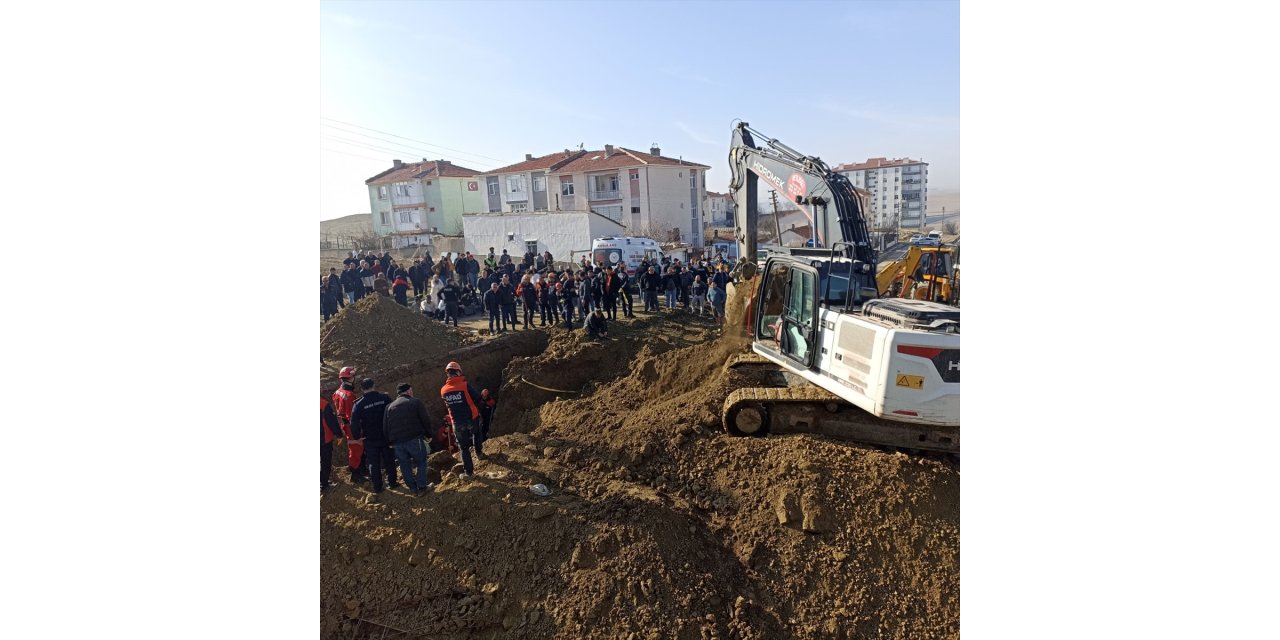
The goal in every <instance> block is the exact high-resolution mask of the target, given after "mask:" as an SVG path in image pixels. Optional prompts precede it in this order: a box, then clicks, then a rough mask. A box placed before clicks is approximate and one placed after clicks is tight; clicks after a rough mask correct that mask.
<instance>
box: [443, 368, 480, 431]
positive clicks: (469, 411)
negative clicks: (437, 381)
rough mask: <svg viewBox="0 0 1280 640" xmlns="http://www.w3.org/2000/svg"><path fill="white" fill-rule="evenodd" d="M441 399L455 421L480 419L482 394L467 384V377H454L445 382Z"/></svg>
mask: <svg viewBox="0 0 1280 640" xmlns="http://www.w3.org/2000/svg"><path fill="white" fill-rule="evenodd" d="M440 398H441V399H443V400H444V404H445V406H446V407H448V408H449V414H450V416H451V417H453V419H454V420H455V421H456V420H458V419H463V420H471V421H475V420H479V419H480V393H479V392H478V391H476V389H475V387H473V386H471V385H469V384H467V379H466V377H464V376H453V377H451V378H449V379H448V380H445V383H444V386H443V387H440Z"/></svg>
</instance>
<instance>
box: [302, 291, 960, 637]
mask: <svg viewBox="0 0 1280 640" xmlns="http://www.w3.org/2000/svg"><path fill="white" fill-rule="evenodd" d="M611 333H612V334H613V339H612V340H609V341H604V342H595V341H591V340H585V339H583V336H582V332H581V331H577V332H572V333H570V332H564V331H557V332H553V333H552V334H551V335H550V338H549V340H548V341H547V342H546V344H545V348H544V349H542V350H541V352H535V353H536V355H533V356H532V357H525V358H519V357H517V358H516V359H515V360H513V361H512V362H511V364H510V365H509V366H507V367H506V368H505V370H503V372H502V380H503V385H502V388H501V393H500V395H499V417H498V422H499V424H498V425H496V426H495V431H497V430H499V429H501V430H504V432H505V431H511V430H514V431H518V432H516V433H508V434H507V435H502V436H500V437H496V438H493V439H491V440H490V441H489V443H488V444H487V445H486V451H487V452H489V453H490V454H491V459H490V460H488V461H483V462H479V463H478V464H477V475H476V477H475V478H473V479H471V480H463V479H460V478H458V477H456V476H455V475H454V474H453V473H452V472H451V471H443V473H442V476H441V478H442V482H441V485H440V487H439V489H438V491H437V492H436V493H435V494H433V495H430V496H427V497H424V498H417V499H415V498H412V497H410V496H407V495H403V494H384V499H383V500H382V502H381V503H380V504H368V503H366V502H365V500H364V495H365V493H364V490H362V489H357V488H355V487H352V486H351V485H348V484H343V485H342V486H340V487H338V488H337V489H335V492H334V493H333V494H331V495H330V496H328V497H325V498H324V499H323V501H322V506H321V576H322V584H321V617H322V633H321V635H322V637H326V638H328V637H334V638H336V637H343V638H349V637H365V638H368V637H386V638H403V637H427V638H489V637H508V638H579V637H606V638H681V639H691V640H700V639H702V638H741V639H754V638H761V639H763V638H863V637H883V638H913V639H914V638H954V637H958V635H959V470H958V467H957V464H956V463H955V462H953V461H951V460H948V459H945V458H941V457H939V458H933V457H927V456H911V455H905V454H901V453H890V452H884V451H880V450H877V449H873V448H868V447H862V446H858V445H855V444H851V443H844V442H837V441H833V440H830V439H827V438H823V437H820V436H812V435H790V436H772V437H769V438H733V437H729V436H727V435H725V434H724V433H722V432H721V430H720V429H719V410H720V406H721V404H722V403H723V401H724V397H725V395H726V393H727V392H728V391H729V390H731V389H733V388H736V387H737V386H740V385H742V384H743V383H744V381H743V380H742V379H739V377H738V376H739V375H740V374H739V373H738V372H737V371H736V370H733V369H726V368H725V367H724V363H725V361H726V360H728V359H729V358H730V357H731V356H732V355H733V354H735V353H738V352H741V351H745V350H746V343H745V341H743V340H741V339H736V338H729V337H727V336H726V337H724V338H721V339H714V338H713V336H714V329H713V327H712V325H710V323H709V321H707V320H705V319H697V318H691V317H689V316H685V315H682V314H672V315H665V314H664V315H661V316H653V317H648V318H642V319H641V320H638V321H635V322H634V323H614V324H613V325H611ZM530 346H531V347H532V346H537V345H530ZM483 348H484V347H483V346H477V347H469V348H468V349H469V350H471V349H475V350H478V349H483ZM478 373H479V372H478ZM488 375H492V373H489V374H488ZM530 383H535V384H536V385H537V386H534V385H533V384H530ZM539 387H542V388H539ZM543 388H545V389H551V390H552V391H547V390H545V389H543ZM446 464H447V461H443V460H441V461H437V464H436V466H437V468H439V469H443V468H444V467H445V466H446ZM533 483H544V484H546V485H547V486H549V487H551V488H552V490H553V494H552V495H551V496H550V497H547V498H541V497H537V496H535V495H533V494H532V493H531V492H530V491H529V490H528V487H529V485H531V484H533Z"/></svg>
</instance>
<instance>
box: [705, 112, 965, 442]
mask: <svg viewBox="0 0 1280 640" xmlns="http://www.w3.org/2000/svg"><path fill="white" fill-rule="evenodd" d="M757 137H759V138H760V139H761V140H762V142H763V143H764V144H763V146H757V144H756V138H757ZM729 167H730V172H731V179H730V185H729V190H730V193H731V194H732V195H733V198H734V203H735V205H736V207H735V210H736V213H735V215H736V220H735V225H736V227H735V232H734V233H735V237H736V240H737V242H738V248H739V253H738V254H739V255H744V256H751V255H756V250H757V244H758V238H757V229H756V223H757V219H758V211H757V207H758V204H757V192H758V182H759V181H760V180H764V181H765V182H766V183H768V184H769V185H770V187H771V188H772V189H775V190H777V191H778V193H780V194H783V193H785V194H786V195H787V197H788V198H789V199H791V200H792V201H793V202H794V203H795V204H796V205H798V206H799V207H800V208H801V209H802V210H803V211H804V213H805V214H806V215H807V216H808V217H809V222H810V228H811V229H812V230H813V240H814V242H813V245H814V246H812V247H796V248H772V249H771V250H770V251H769V253H768V256H767V259H766V260H765V262H764V266H763V268H762V269H760V270H759V273H750V271H751V270H750V269H747V270H744V275H745V277H744V278H743V280H742V282H741V284H740V285H738V286H737V287H736V289H735V292H734V297H735V298H737V297H741V296H745V300H740V301H735V303H734V304H731V305H730V308H731V309H736V308H738V306H739V305H741V306H743V307H744V308H745V312H744V314H743V315H742V317H741V318H740V319H738V318H730V319H729V320H730V322H731V323H735V322H739V321H740V322H742V324H743V325H745V326H744V328H745V335H746V336H747V337H749V338H750V340H751V353H748V354H740V355H738V356H737V357H735V358H732V359H730V361H729V362H728V363H726V366H727V367H730V368H732V369H734V370H735V371H737V372H739V373H741V374H742V376H744V378H745V379H746V386H744V387H741V388H739V389H736V390H735V391H733V392H732V393H730V394H729V396H728V397H726V398H725V401H724V405H723V408H722V413H721V420H722V422H723V424H724V427H725V430H726V431H728V432H729V433H730V434H733V435H739V436H763V435H767V434H784V433H796V432H811V433H821V434H825V435H829V436H831V437H835V438H839V439H844V440H852V441H856V442H861V443H867V444H872V445H879V446H886V447H895V448H901V449H909V450H924V451H942V452H948V453H955V454H958V453H959V451H960V310H959V309H958V308H956V307H950V306H947V305H945V304H941V303H938V302H934V301H932V300H914V299H902V298H883V297H881V296H880V291H879V288H878V286H877V284H878V283H877V281H876V273H875V266H876V262H877V255H876V250H875V247H874V245H873V244H872V241H871V236H870V233H869V232H868V229H867V222H866V219H865V218H864V214H863V211H862V205H861V200H859V198H858V196H857V194H856V192H855V191H854V188H853V185H852V184H851V183H850V182H849V179H848V178H846V177H845V176H843V175H840V174H838V173H835V172H834V171H832V170H831V168H830V167H829V166H827V164H826V163H825V162H823V161H822V160H821V159H820V158H817V157H814V156H806V155H804V154H801V153H800V152H798V151H796V150H794V149H792V148H790V147H788V146H787V145H785V144H783V143H781V142H779V141H778V140H776V139H773V138H768V137H767V136H764V135H763V134H761V133H760V132H759V131H756V130H754V129H752V128H751V127H750V125H749V124H748V123H746V122H741V121H738V122H737V123H736V124H735V126H734V128H733V133H732V143H731V145H730V149H729ZM752 266H754V265H752Z"/></svg>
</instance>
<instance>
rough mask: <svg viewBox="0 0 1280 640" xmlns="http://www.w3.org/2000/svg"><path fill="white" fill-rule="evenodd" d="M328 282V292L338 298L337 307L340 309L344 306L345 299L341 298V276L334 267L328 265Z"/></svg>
mask: <svg viewBox="0 0 1280 640" xmlns="http://www.w3.org/2000/svg"><path fill="white" fill-rule="evenodd" d="M328 284H329V292H330V293H332V294H333V297H335V298H337V299H338V308H339V309H341V308H343V307H345V306H346V301H345V300H343V298H344V296H343V295H342V278H341V277H340V276H339V275H338V270H337V269H336V268H334V267H329V281H328Z"/></svg>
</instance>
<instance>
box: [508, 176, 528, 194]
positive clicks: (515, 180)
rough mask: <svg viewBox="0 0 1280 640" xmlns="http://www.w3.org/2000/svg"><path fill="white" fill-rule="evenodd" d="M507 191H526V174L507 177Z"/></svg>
mask: <svg viewBox="0 0 1280 640" xmlns="http://www.w3.org/2000/svg"><path fill="white" fill-rule="evenodd" d="M507 191H510V192H511V193H519V192H521V191H524V176H510V177H508V178H507Z"/></svg>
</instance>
